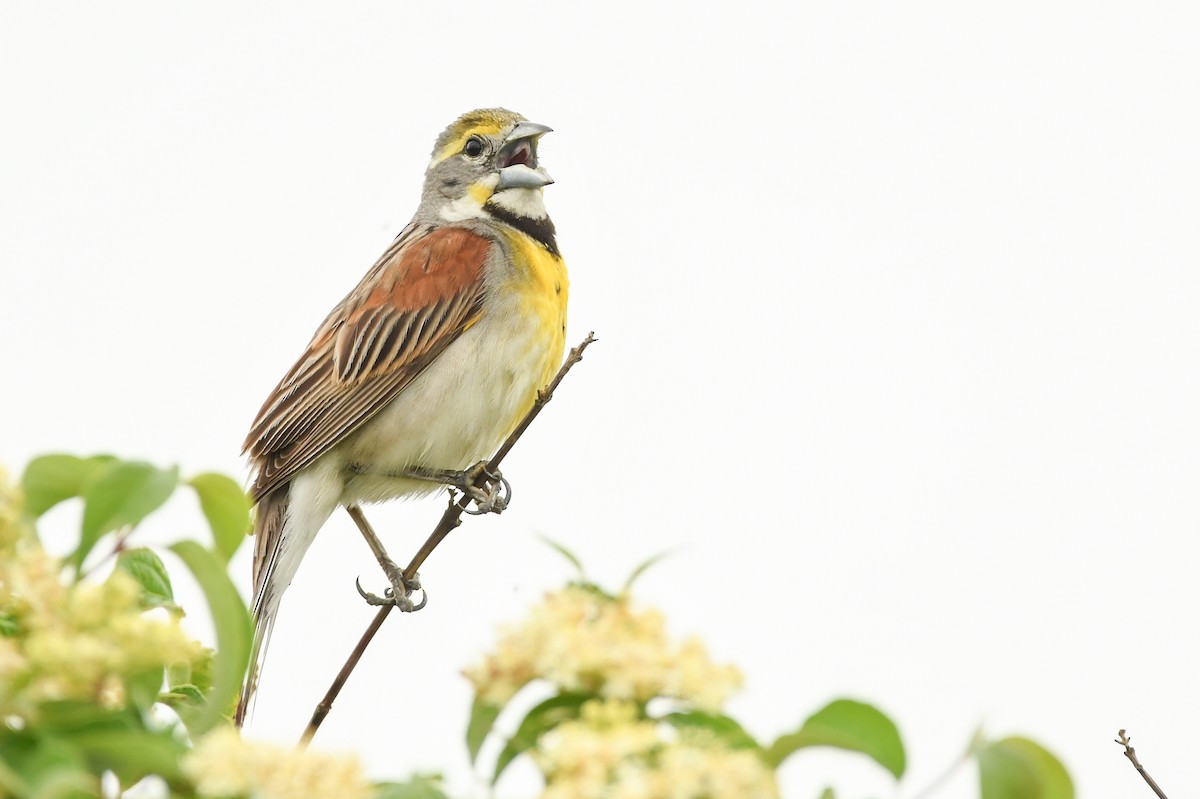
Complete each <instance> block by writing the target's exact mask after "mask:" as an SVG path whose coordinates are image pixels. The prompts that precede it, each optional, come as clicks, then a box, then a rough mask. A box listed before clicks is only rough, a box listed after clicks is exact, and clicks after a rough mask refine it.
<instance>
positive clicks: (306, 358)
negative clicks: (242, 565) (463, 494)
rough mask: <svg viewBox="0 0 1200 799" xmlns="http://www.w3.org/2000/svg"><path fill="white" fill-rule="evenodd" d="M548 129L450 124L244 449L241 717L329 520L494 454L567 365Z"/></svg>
mask: <svg viewBox="0 0 1200 799" xmlns="http://www.w3.org/2000/svg"><path fill="white" fill-rule="evenodd" d="M549 130H550V128H548V127H546V126H545V125H539V124H535V123H533V122H529V121H527V120H526V119H525V118H524V117H522V116H521V115H519V114H515V113H513V112H511V111H507V110H505V109H501V108H492V109H482V110H478V111H471V112H470V113H467V114H464V115H463V116H461V117H459V118H458V119H457V120H455V121H454V122H453V123H452V124H451V125H450V126H449V127H448V128H446V130H445V131H443V132H442V134H441V135H440V136H439V137H438V139H437V142H436V144H435V145H434V148H433V156H432V160H431V161H430V162H429V167H428V168H427V169H426V171H425V185H424V189H423V190H422V193H421V204H420V205H419V206H418V207H417V212H416V214H415V215H414V216H413V219H412V221H411V222H409V223H408V225H407V226H406V227H405V228H404V230H403V231H401V233H400V235H399V236H397V237H396V239H395V241H393V242H392V244H391V246H390V247H388V249H387V250H386V251H385V252H384V253H383V255H382V256H381V257H380V258H379V260H378V261H376V262H375V265H374V266H372V267H371V269H370V270H369V271H368V272H367V274H366V276H365V277H364V278H363V279H362V281H361V282H359V284H358V286H356V287H355V288H354V290H353V291H351V292H350V293H349V294H347V295H346V297H345V298H344V299H343V300H342V301H341V302H339V303H338V304H337V305H336V306H335V307H334V309H333V311H332V312H331V313H330V314H329V316H328V317H326V319H325V321H324V322H322V323H321V326H320V327H319V328H317V332H316V334H315V335H314V336H313V338H312V341H310V342H309V344H308V348H307V349H306V350H305V351H304V354H303V355H302V356H301V357H300V359H299V360H298V361H297V362H296V365H295V366H293V367H292V368H291V370H290V371H288V373H287V374H286V375H285V376H284V378H283V380H281V381H280V382H279V385H278V386H277V387H276V388H275V390H274V391H272V392H271V394H270V396H269V397H268V398H267V401H266V402H265V403H264V404H263V406H262V409H261V410H260V411H259V412H258V417H257V418H256V419H255V420H254V424H253V426H252V427H251V429H250V433H249V435H248V436H247V437H246V442H245V444H244V450H245V452H246V453H248V454H249V456H250V460H251V464H252V467H253V470H254V482H253V486H252V488H251V493H252V495H253V498H254V500H255V502H256V503H257V516H256V521H255V529H254V534H255V536H256V542H255V543H256V546H255V552H254V569H253V579H254V603H253V615H254V628H255V629H254V657H253V662H252V664H251V669H252V671H251V675H250V677H249V678H248V679H247V683H246V690H245V691H244V693H243V697H242V703H241V706H240V707H239V713H238V716H239V721H240V720H241V718H242V716H243V715H244V713H245V710H246V705H247V703H248V700H249V698H250V694H251V692H252V691H253V684H254V682H255V674H256V672H257V670H258V668H260V667H261V661H262V658H263V656H264V655H265V650H266V643H267V640H268V639H269V636H270V631H271V628H272V626H273V624H274V621H275V617H276V614H277V613H278V611H279V602H280V599H281V598H282V596H283V592H284V590H285V589H286V588H287V587H288V585H289V584H290V583H291V582H292V578H293V577H294V576H295V575H296V570H297V568H298V567H299V566H300V561H301V559H303V557H304V553H305V551H306V550H307V549H308V548H309V545H310V544H311V543H312V541H313V539H314V538H315V537H316V535H317V532H318V531H319V530H320V529H321V526H322V525H324V524H325V521H326V520H327V519H328V518H329V516H330V514H331V513H333V511H334V510H335V509H337V508H338V506H347V507H353V506H356V505H358V504H359V503H366V502H380V501H384V500H389V499H394V498H397V497H411V496H418V495H421V494H427V493H429V492H432V491H436V490H438V488H439V484H438V483H437V482H431V480H430V479H429V475H433V474H436V473H444V472H450V471H455V470H460V471H461V470H466V469H467V467H469V466H471V465H472V464H475V463H476V462H477V461H480V460H481V459H483V458H486V457H488V456H489V455H491V454H492V453H493V452H494V451H495V450H496V448H497V447H498V446H499V445H500V443H501V442H502V441H503V440H504V439H505V438H506V437H507V436H508V435H509V433H511V432H512V431H513V429H514V428H515V427H516V426H517V424H518V423H519V422H520V420H521V419H522V417H523V416H524V415H525V414H526V413H527V412H528V411H529V409H530V408H531V407H532V406H533V403H534V400H535V398H536V394H537V391H538V389H540V388H542V387H543V386H545V385H546V383H547V382H549V380H550V379H551V378H552V377H553V375H554V373H555V371H556V370H557V368H558V366H559V363H560V361H561V360H562V357H563V346H564V341H565V339H564V336H565V325H566V312H567V272H566V268H565V267H564V265H563V261H562V257H561V256H560V254H559V250H558V243H557V242H556V241H555V233H554V224H553V223H552V222H551V221H550V217H549V216H547V214H546V208H545V205H543V202H542V187H543V186H546V185H548V184H550V183H552V182H553V181H552V180H551V178H550V175H549V174H547V172H546V170H545V169H543V168H542V166H541V165H540V164H539V163H538V158H537V147H538V140H539V138H540V137H541V136H542V135H543V134H544V133H547V132H548V131H549ZM420 475H424V476H420ZM434 479H436V478H434ZM395 600H396V601H397V603H398V604H399V603H401V602H403V601H404V598H403V597H402V596H396V597H395ZM410 607H411V606H410Z"/></svg>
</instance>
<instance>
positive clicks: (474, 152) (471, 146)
mask: <svg viewBox="0 0 1200 799" xmlns="http://www.w3.org/2000/svg"><path fill="white" fill-rule="evenodd" d="M463 155H465V156H466V157H467V158H478V157H479V156H481V155H483V139H481V138H479V137H478V136H472V137H471V138H469V139H467V143H466V145H465V146H464V147H463Z"/></svg>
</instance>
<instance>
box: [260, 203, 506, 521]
mask: <svg viewBox="0 0 1200 799" xmlns="http://www.w3.org/2000/svg"><path fill="white" fill-rule="evenodd" d="M492 246H493V244H492V241H491V240H490V239H488V238H487V237H485V236H482V235H479V234H478V233H474V232H472V231H470V230H466V229H464V228H431V227H429V226H410V227H409V228H406V229H405V231H404V232H403V233H401V234H400V236H398V237H397V239H396V241H395V242H393V244H392V246H391V247H390V248H389V249H388V251H387V252H386V253H384V255H383V257H382V258H380V259H379V261H378V262H376V264H375V266H374V267H372V268H371V271H370V272H368V273H367V275H366V277H364V278H363V280H362V282H361V283H359V285H358V286H357V287H356V288H355V289H354V291H352V292H350V294H348V295H347V296H346V298H345V299H343V300H342V302H341V303H339V304H338V306H337V307H336V308H334V309H333V312H332V313H330V314H329V316H328V317H327V318H326V319H325V322H324V323H323V324H322V325H321V327H320V328H319V329H318V330H317V332H316V334H315V335H314V336H313V339H312V341H311V342H310V343H309V345H308V349H307V350H306V351H305V353H304V355H303V356H302V357H301V358H300V359H299V360H298V361H297V362H296V364H295V365H294V366H293V367H292V368H291V369H290V370H289V371H288V373H287V375H285V376H284V378H283V380H281V381H280V383H279V385H278V386H276V388H275V390H274V391H273V392H271V395H270V396H269V397H268V398H267V401H266V402H265V403H264V404H263V407H262V409H261V410H260V411H259V413H258V417H257V418H256V419H255V420H254V424H253V425H252V426H251V428H250V434H249V435H248V436H247V437H246V442H245V445H244V449H245V451H246V452H248V453H249V454H250V457H251V458H252V459H253V461H254V464H255V465H256V466H257V467H258V474H257V476H256V479H255V482H254V486H253V489H252V490H253V493H254V497H255V499H260V498H262V497H263V496H265V495H267V494H269V493H270V492H271V491H273V490H274V489H276V488H278V487H280V486H282V485H283V484H284V483H286V482H287V481H288V480H289V479H291V478H292V477H293V476H294V475H295V474H296V472H298V471H300V470H301V469H303V468H304V467H305V466H308V465H309V464H311V463H312V462H313V461H314V460H316V459H317V458H319V457H320V456H321V455H323V454H325V453H326V452H328V451H329V450H330V449H331V448H332V447H334V446H336V445H337V444H338V443H339V442H340V441H342V440H343V439H344V438H345V437H346V436H348V435H349V434H351V433H352V432H354V431H355V430H357V429H358V428H359V427H361V426H362V425H363V424H364V423H366V422H367V421H368V420H369V419H370V418H371V417H372V416H374V415H375V414H376V413H378V412H379V411H380V410H382V409H383V408H384V407H386V406H387V405H388V403H390V402H391V401H392V400H393V399H395V398H396V396H397V395H398V394H399V393H400V392H401V391H403V390H404V387H405V386H407V385H408V384H409V383H410V382H411V381H412V380H413V378H415V377H416V376H417V375H418V374H420V373H421V370H422V369H424V368H425V367H426V366H428V365H429V363H430V362H432V361H433V359H434V358H436V357H437V356H438V355H439V354H440V353H441V352H442V351H443V350H444V349H445V348H446V347H447V346H449V344H450V343H451V342H453V341H454V340H455V339H456V338H458V336H459V335H460V334H461V333H462V332H463V330H465V329H466V328H468V327H470V326H471V325H472V324H474V322H475V321H476V320H477V319H478V318H479V315H480V313H481V306H482V298H483V290H484V289H483V269H484V265H485V264H486V262H487V259H488V256H489V253H490V251H491V248H492Z"/></svg>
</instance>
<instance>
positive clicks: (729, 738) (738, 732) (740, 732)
mask: <svg viewBox="0 0 1200 799" xmlns="http://www.w3.org/2000/svg"><path fill="white" fill-rule="evenodd" d="M662 720H663V721H665V722H667V723H668V724H670V725H671V726H672V727H674V728H675V729H677V730H704V731H707V732H709V733H712V735H713V736H715V737H716V738H717V740H719V741H721V743H723V744H725V746H727V747H729V748H730V749H755V750H758V751H761V750H762V746H761V745H760V744H759V743H758V741H756V740H754V736H753V735H751V734H750V733H748V732H746V730H745V729H743V728H742V725H741V724H738V723H737V722H736V721H734V720H733V719H731V718H730V717H729V716H722V715H721V714H719V713H705V712H703V711H700V710H691V711H687V712H679V713H668V714H667V715H665V716H663V718H662Z"/></svg>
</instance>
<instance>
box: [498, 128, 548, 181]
mask: <svg viewBox="0 0 1200 799" xmlns="http://www.w3.org/2000/svg"><path fill="white" fill-rule="evenodd" d="M549 132H550V128H548V127H546V126H545V125H539V124H538V123H536V122H521V123H520V124H518V125H517V126H516V127H515V128H513V130H512V133H510V134H508V137H507V138H505V140H504V146H503V147H501V148H500V154H499V155H498V156H497V157H496V166H497V167H499V169H500V183H499V184H497V186H496V190H497V191H503V190H504V189H539V188H541V187H542V186H548V185H549V184H551V183H553V182H554V178H552V177H550V174H549V173H548V172H547V171H546V170H545V169H543V168H542V167H540V166H538V161H537V143H538V139H539V138H541V137H542V135H543V134H546V133H549Z"/></svg>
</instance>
